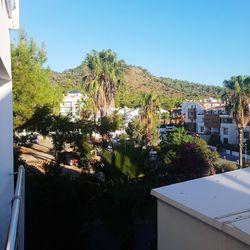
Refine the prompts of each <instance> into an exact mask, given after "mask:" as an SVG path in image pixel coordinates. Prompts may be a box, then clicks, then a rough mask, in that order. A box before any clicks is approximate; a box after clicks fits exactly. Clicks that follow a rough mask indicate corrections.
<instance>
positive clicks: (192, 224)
mask: <svg viewBox="0 0 250 250" xmlns="http://www.w3.org/2000/svg"><path fill="white" fill-rule="evenodd" d="M249 177H250V168H245V169H240V170H235V171H231V172H227V173H223V174H218V175H213V176H209V177H204V178H200V179H195V180H190V181H186V182H182V183H177V184H173V185H168V186H164V187H160V188H156V189H153V190H152V191H151V194H152V195H153V196H155V197H156V198H157V199H158V203H157V204H158V230H157V233H158V250H165V249H168V250H180V249H181V250H201V249H202V250H247V249H250V212H249V211H250V210H249V209H250V204H249V198H250V188H249Z"/></svg>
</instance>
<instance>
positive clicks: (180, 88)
mask: <svg viewBox="0 0 250 250" xmlns="http://www.w3.org/2000/svg"><path fill="white" fill-rule="evenodd" d="M85 71H86V69H84V66H83V65H80V66H78V67H76V68H74V69H68V70H65V71H63V72H62V73H58V72H53V74H52V77H51V81H52V82H53V83H58V84H59V85H60V86H61V87H62V89H63V91H65V92H66V91H67V90H69V89H73V88H78V89H83V88H84V84H85V83H84V81H83V78H84V75H85V73H86V72H85ZM144 93H154V94H156V95H157V96H158V98H159V100H160V102H161V104H162V106H163V107H164V108H168V109H169V108H173V107H174V106H176V105H178V104H179V103H180V102H182V100H184V99H203V98H206V97H217V98H220V96H221V95H222V93H223V88H222V87H219V86H209V85H204V84H199V83H192V82H188V81H182V80H177V79H171V78H167V77H156V76H153V75H152V74H151V73H149V71H148V70H146V69H144V68H142V67H138V66H133V65H127V66H126V68H125V71H124V76H123V84H122V86H120V87H119V88H118V89H117V92H116V96H115V101H116V105H117V106H130V107H134V106H137V105H138V104H139V102H140V99H141V96H142V94H144Z"/></svg>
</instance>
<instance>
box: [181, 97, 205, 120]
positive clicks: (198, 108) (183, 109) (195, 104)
mask: <svg viewBox="0 0 250 250" xmlns="http://www.w3.org/2000/svg"><path fill="white" fill-rule="evenodd" d="M190 108H195V109H196V114H198V113H200V112H201V111H202V110H203V107H202V106H201V105H200V104H199V103H198V102H189V101H185V102H183V103H182V104H181V113H182V114H185V115H186V120H185V122H186V123H189V122H191V120H190V119H188V109H190Z"/></svg>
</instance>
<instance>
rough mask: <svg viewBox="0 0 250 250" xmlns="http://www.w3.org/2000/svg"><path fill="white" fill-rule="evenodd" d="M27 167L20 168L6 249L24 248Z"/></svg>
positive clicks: (21, 249)
mask: <svg viewBox="0 0 250 250" xmlns="http://www.w3.org/2000/svg"><path fill="white" fill-rule="evenodd" d="M24 209H25V169H24V167H23V166H20V167H19V168H18V172H17V182H16V188H15V196H14V197H13V199H12V208H11V219H10V225H9V231H8V236H7V242H6V248H5V250H17V249H18V250H24Z"/></svg>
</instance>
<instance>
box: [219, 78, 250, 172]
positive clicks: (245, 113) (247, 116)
mask: <svg viewBox="0 0 250 250" xmlns="http://www.w3.org/2000/svg"><path fill="white" fill-rule="evenodd" d="M223 83H224V86H225V88H226V91H225V93H224V94H223V99H224V101H225V104H226V111H227V112H228V114H231V115H233V118H234V120H235V122H236V125H237V129H238V133H239V165H240V168H242V148H243V145H242V144H243V129H244V127H245V126H246V125H247V124H248V123H249V121H250V109H249V108H250V107H249V105H250V77H246V76H233V77H231V79H230V80H225V81H224V82H223Z"/></svg>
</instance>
